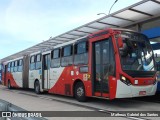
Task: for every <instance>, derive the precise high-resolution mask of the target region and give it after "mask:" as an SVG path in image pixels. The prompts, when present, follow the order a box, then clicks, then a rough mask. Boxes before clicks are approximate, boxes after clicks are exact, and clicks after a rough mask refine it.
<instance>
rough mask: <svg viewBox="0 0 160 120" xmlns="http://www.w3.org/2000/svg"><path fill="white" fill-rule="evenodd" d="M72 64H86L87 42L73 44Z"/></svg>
mask: <svg viewBox="0 0 160 120" xmlns="http://www.w3.org/2000/svg"><path fill="white" fill-rule="evenodd" d="M74 50H75V55H74V64H75V65H78V64H88V44H87V42H81V43H78V44H75V46H74Z"/></svg>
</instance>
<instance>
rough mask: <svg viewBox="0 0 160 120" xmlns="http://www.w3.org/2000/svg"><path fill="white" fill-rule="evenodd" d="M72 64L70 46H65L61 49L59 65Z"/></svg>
mask: <svg viewBox="0 0 160 120" xmlns="http://www.w3.org/2000/svg"><path fill="white" fill-rule="evenodd" d="M72 64H73V56H72V46H71V45H70V46H66V47H64V48H63V49H62V58H61V65H62V66H68V65H72Z"/></svg>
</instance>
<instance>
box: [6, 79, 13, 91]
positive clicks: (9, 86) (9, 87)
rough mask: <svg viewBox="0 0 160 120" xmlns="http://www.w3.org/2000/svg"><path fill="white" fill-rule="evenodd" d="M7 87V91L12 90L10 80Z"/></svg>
mask: <svg viewBox="0 0 160 120" xmlns="http://www.w3.org/2000/svg"><path fill="white" fill-rule="evenodd" d="M7 87H8V89H12V86H11V82H10V80H8V85H7Z"/></svg>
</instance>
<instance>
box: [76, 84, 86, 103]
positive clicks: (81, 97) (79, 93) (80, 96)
mask: <svg viewBox="0 0 160 120" xmlns="http://www.w3.org/2000/svg"><path fill="white" fill-rule="evenodd" d="M74 96H75V98H76V99H77V100H78V101H79V102H85V101H86V96H85V88H84V85H83V83H82V82H78V83H76V85H75V89H74Z"/></svg>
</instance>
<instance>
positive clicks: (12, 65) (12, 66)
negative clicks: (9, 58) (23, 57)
mask: <svg viewBox="0 0 160 120" xmlns="http://www.w3.org/2000/svg"><path fill="white" fill-rule="evenodd" d="M13 71H14V62H11V72H13Z"/></svg>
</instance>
